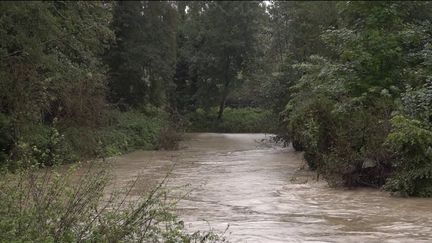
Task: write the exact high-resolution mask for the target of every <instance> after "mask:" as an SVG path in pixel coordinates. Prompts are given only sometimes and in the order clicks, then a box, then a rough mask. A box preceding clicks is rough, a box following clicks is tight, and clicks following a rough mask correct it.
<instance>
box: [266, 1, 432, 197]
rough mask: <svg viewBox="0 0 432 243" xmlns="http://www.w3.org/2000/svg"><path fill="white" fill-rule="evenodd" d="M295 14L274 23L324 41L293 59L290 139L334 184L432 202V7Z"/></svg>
mask: <svg viewBox="0 0 432 243" xmlns="http://www.w3.org/2000/svg"><path fill="white" fill-rule="evenodd" d="M279 4H281V5H284V6H285V5H286V4H285V3H284V4H282V3H279ZM288 5H290V6H289V8H290V10H289V11H292V12H293V14H292V15H291V16H290V15H285V14H284V13H283V12H282V13H279V12H278V11H280V10H281V8H278V7H275V8H274V11H275V15H276V16H279V17H280V19H278V18H275V21H285V22H288V23H290V24H291V25H294V26H304V25H303V23H305V24H306V22H307V24H311V23H313V24H312V26H308V25H307V24H306V26H305V27H304V28H301V29H295V34H294V36H295V37H294V38H299V37H300V38H301V39H303V38H305V37H306V36H303V35H311V32H313V33H314V35H316V36H315V37H316V38H313V39H308V38H306V39H307V40H312V41H306V42H299V43H298V42H296V41H295V40H292V42H291V43H290V44H291V45H292V46H291V48H293V49H294V51H293V52H291V51H290V48H287V51H286V55H287V56H288V57H287V58H286V59H285V62H289V68H288V69H287V70H286V71H285V70H284V71H283V72H282V73H281V74H280V75H281V76H283V77H284V80H285V83H284V85H285V87H286V89H284V90H283V92H282V94H283V95H284V97H286V103H287V105H286V106H285V107H284V109H283V111H282V113H281V114H282V116H283V118H284V122H283V123H284V124H285V125H284V128H285V137H286V138H288V139H290V140H291V141H292V142H293V145H294V146H295V147H296V148H297V149H299V150H304V151H305V159H306V160H307V162H308V164H309V166H310V167H311V168H312V169H316V170H317V171H318V173H320V174H322V175H324V177H325V178H326V179H327V180H328V181H329V182H330V183H331V184H334V185H345V186H350V187H352V186H373V187H381V186H383V185H385V187H384V188H385V189H387V190H389V191H392V192H395V193H396V192H397V193H400V194H402V195H413V196H432V174H431V169H432V157H431V151H432V150H431V149H432V147H431V141H430V138H431V136H430V135H431V121H432V120H431V118H432V117H431V115H430V112H431V107H432V106H431V105H432V103H431V99H430V85H431V83H430V82H431V81H430V80H431V76H430V70H431V66H430V65H431V62H430V60H431V55H430V53H431V52H430V41H431V30H432V29H431V28H430V20H431V15H430V13H431V12H430V10H431V5H430V3H428V2H410V3H408V2H374V3H373V4H371V3H366V2H339V3H332V2H326V3H295V2H294V3H289V4H288ZM319 5H323V6H321V7H319ZM285 7H288V6H285ZM315 7H319V8H315ZM320 8H325V9H329V11H328V15H327V14H323V13H322V11H321V10H320ZM304 11H306V12H307V13H306V14H302V15H297V14H299V13H303V12H304ZM314 11H317V12H320V13H321V14H318V13H317V12H314ZM334 13H337V14H334ZM278 14H280V15H278ZM285 18H288V19H285ZM291 31H293V30H291ZM297 31H298V33H297ZM291 34H292V33H291ZM287 35H288V36H289V34H288V33H287ZM304 49H306V50H308V51H310V52H309V53H307V54H305V55H304V53H300V55H299V53H298V51H299V50H304Z"/></svg>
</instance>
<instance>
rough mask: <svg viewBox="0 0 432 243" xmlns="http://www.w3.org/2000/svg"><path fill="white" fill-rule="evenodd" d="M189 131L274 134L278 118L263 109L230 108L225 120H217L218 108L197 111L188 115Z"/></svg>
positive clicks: (226, 111)
mask: <svg viewBox="0 0 432 243" xmlns="http://www.w3.org/2000/svg"><path fill="white" fill-rule="evenodd" d="M187 119H188V121H189V123H190V125H189V131H193V132H227V133H260V132H265V133H272V132H275V130H276V128H277V116H276V115H274V114H273V113H272V112H271V111H268V110H264V109H261V108H249V107H248V108H230V107H227V108H226V109H225V111H224V115H223V119H222V120H220V121H219V120H218V119H217V108H212V109H211V110H210V111H207V112H206V111H204V110H203V109H197V110H196V111H195V112H193V113H190V114H188V115H187Z"/></svg>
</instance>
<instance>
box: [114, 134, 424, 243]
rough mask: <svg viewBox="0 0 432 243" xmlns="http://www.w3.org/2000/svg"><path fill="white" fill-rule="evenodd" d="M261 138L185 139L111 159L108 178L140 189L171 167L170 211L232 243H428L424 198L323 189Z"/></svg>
mask: <svg viewBox="0 0 432 243" xmlns="http://www.w3.org/2000/svg"><path fill="white" fill-rule="evenodd" d="M268 138H269V136H266V135H265V134H212V133H196V134H188V135H186V138H185V140H184V141H183V142H182V144H181V148H180V150H178V151H137V152H133V153H130V154H128V155H125V156H121V157H119V158H116V161H115V162H114V174H115V176H116V180H117V181H118V182H128V181H131V180H133V178H134V177H135V176H136V175H137V174H139V173H141V174H142V175H143V178H144V180H145V181H143V182H141V181H140V183H142V186H143V187H146V186H147V185H152V184H153V185H154V184H157V183H158V182H160V181H161V180H162V179H163V178H164V177H165V175H166V174H167V172H168V171H170V170H171V168H172V166H173V164H175V165H174V168H173V169H172V171H171V175H170V177H169V178H170V179H169V181H168V186H169V187H172V188H175V189H173V190H184V191H190V193H189V195H188V196H187V197H186V198H185V199H183V200H182V201H180V203H179V205H178V213H179V215H180V217H181V218H182V219H183V220H184V222H185V225H186V226H187V227H189V228H191V229H192V230H208V229H209V228H212V229H216V230H219V231H224V230H225V229H226V228H227V226H228V225H229V228H228V231H227V232H226V237H227V238H228V239H229V240H230V241H232V242H432V200H431V199H419V198H410V199H404V198H395V197H390V196H389V195H388V194H387V193H385V192H383V191H378V190H372V189H357V190H341V189H332V188H329V187H328V186H327V184H326V183H325V182H323V181H318V182H317V181H316V180H315V179H314V177H313V174H311V173H310V172H308V171H307V170H302V167H304V162H303V160H302V156H301V154H300V153H298V152H294V151H293V150H292V149H291V148H282V147H279V146H277V145H274V144H270V143H266V142H262V140H263V139H264V140H265V139H268ZM182 185H185V187H180V188H178V186H182ZM186 185H187V186H186Z"/></svg>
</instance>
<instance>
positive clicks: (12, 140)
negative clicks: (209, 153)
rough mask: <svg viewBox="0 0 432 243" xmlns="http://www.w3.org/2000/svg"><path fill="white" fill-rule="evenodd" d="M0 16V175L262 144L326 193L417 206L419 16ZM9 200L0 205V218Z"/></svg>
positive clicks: (430, 87) (50, 11) (309, 6)
mask: <svg viewBox="0 0 432 243" xmlns="http://www.w3.org/2000/svg"><path fill="white" fill-rule="evenodd" d="M0 13H1V14H0V167H1V168H2V169H7V170H9V171H10V170H11V171H15V173H17V174H20V173H29V172H28V171H27V172H22V169H23V168H27V169H29V168H34V166H36V167H38V168H39V167H44V166H52V165H56V164H61V163H66V162H76V161H78V160H83V159H88V158H95V157H104V156H112V155H117V154H120V153H123V152H127V151H130V150H132V149H139V148H140V149H170V148H175V147H176V144H177V142H178V141H179V139H180V136H179V134H178V132H179V131H184V130H189V131H210V132H272V133H277V134H278V135H279V138H280V139H283V140H285V141H286V142H292V145H293V147H294V148H295V149H296V150H302V151H304V158H305V160H306V161H307V163H308V165H309V167H310V168H311V169H312V170H316V171H317V173H318V174H319V175H322V176H323V177H324V178H325V179H326V180H327V181H328V182H329V183H330V184H331V185H335V186H347V187H355V186H372V187H377V188H380V187H383V188H384V189H386V190H388V191H391V192H393V193H396V194H400V195H408V196H424V197H430V196H432V73H431V70H432V46H431V42H432V35H431V34H432V25H431V20H432V16H431V15H432V6H431V3H429V2H388V1H387V2H361V1H358V2H357V1H354V2H353V1H346V2H295V1H292V2H282V1H281V2H278V1H271V2H256V1H239V2H228V1H206V2H197V1H179V2H175V1H171V2H165V1H119V2H86V1H83V2H63V1H56V2H1V3H0ZM10 176H11V175H10V174H7V173H6V174H5V175H4V177H5V178H9V177H10ZM8 180H9V179H8ZM12 181H13V179H12ZM2 183H3V182H2ZM8 185H9V184H8V183H6V184H1V186H2V187H5V186H6V187H5V189H4V190H5V191H8V190H9V191H13V190H14V189H11V188H12V187H11V188H8V187H7V186H8ZM10 185H15V184H14V183H11V184H10ZM30 189H31V190H33V189H32V188H30ZM54 189H55V190H57V189H56V188H54ZM50 190H51V189H50ZM16 193H17V194H16V195H15V194H14V195H15V196H16V197H15V196H13V195H11V196H10V197H9V196H6V194H4V193H3V194H1V195H0V196H1V197H2V198H1V200H2V201H7V202H9V203H10V205H9V206H10V207H11V208H10V210H16V208H14V207H15V206H14V204H15V203H16V201H14V200H15V199H16V198H18V197H19V195H18V194H19V193H25V192H24V191H22V190H21V191H19V190H18V191H16ZM64 196H65V197H67V195H64ZM3 197H4V198H3ZM12 197H14V198H12ZM34 200H39V199H37V198H35V199H34ZM92 200H93V199H92ZM95 200H96V201H97V200H99V199H95ZM29 203H30V206H31V207H30V208H29V209H31V210H36V211H31V212H30V211H29V212H28V213H29V214H28V215H27V216H25V217H27V218H28V220H29V222H31V224H33V223H34V222H36V221H33V220H36V218H34V217H39V216H40V215H38V213H39V211H37V210H39V209H38V208H37V207H36V204H37V203H36V201H34V202H33V201H30V202H29ZM32 203H34V204H32ZM63 206H64V205H60V206H59V207H63ZM86 207H89V206H88V205H87V206H86ZM89 209H90V208H89ZM0 210H5V208H1V209H0ZM8 210H9V209H8ZM53 210H57V211H59V212H60V211H62V210H63V208H53ZM57 211H56V212H57ZM2 212H3V211H2ZM0 216H1V217H3V216H4V215H3V214H1V215H0ZM45 216H46V215H45ZM45 216H44V217H45ZM82 216H83V217H86V216H85V215H82ZM23 217H24V216H23ZM50 217H51V216H50ZM103 217H105V216H103ZM106 217H110V216H108V215H106ZM119 217H120V216H119ZM121 217H122V216H121ZM121 217H120V218H121ZM114 218H116V217H114ZM8 220H10V219H4V220H3V219H2V220H1V222H0V223H1V224H2V230H3V229H4V228H3V226H5V225H3V224H9V223H7V222H9V221H8ZM15 223H16V222H15ZM75 223H77V224H81V223H82V222H79V223H78V221H76V222H75ZM15 226H16V225H13V224H12V225H11V226H10V227H12V228H11V229H10V230H12V231H15V230H17V228H14V227H15ZM88 226H89V227H94V225H93V224H89V225H88ZM17 227H19V225H18V226H17ZM50 227H51V226H50ZM53 227H57V226H53ZM80 227H81V226H80ZM113 227H114V226H113ZM98 230H100V229H94V231H91V232H90V233H91V234H94V235H92V236H91V237H96V238H94V239H95V240H96V239H98V238H97V237H100V235H99V234H101V232H99V231H98ZM65 232H66V231H65ZM2 234H3V233H2ZM5 234H6V233H5ZM9 234H10V237H11V238H10V239H13V238H14V236H13V234H14V233H11V232H7V234H6V235H9ZM32 234H34V232H27V233H26V234H25V235H26V237H31V236H32ZM62 234H63V233H62ZM65 234H67V235H62V237H72V235H71V234H73V233H71V232H66V233H65ZM47 235H48V236H50V237H51V236H52V235H50V234H49V233H47ZM48 236H47V237H48ZM158 237H159V236H158ZM68 239H75V238H73V237H72V238H68ZM22 240H26V239H24V238H23V239H22ZM41 240H45V238H44V239H41ZM107 240H108V241H109V239H107Z"/></svg>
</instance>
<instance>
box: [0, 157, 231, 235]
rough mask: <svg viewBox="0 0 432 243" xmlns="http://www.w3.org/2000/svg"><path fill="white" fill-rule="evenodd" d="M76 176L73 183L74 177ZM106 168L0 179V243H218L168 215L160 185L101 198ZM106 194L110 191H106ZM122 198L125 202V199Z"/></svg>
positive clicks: (19, 174)
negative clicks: (190, 230) (132, 195)
mask: <svg viewBox="0 0 432 243" xmlns="http://www.w3.org/2000/svg"><path fill="white" fill-rule="evenodd" d="M77 177H78V178H77ZM110 179H111V175H110V173H109V170H108V169H107V167H106V164H97V163H95V162H92V163H90V164H86V165H85V166H83V167H81V168H76V167H71V169H69V170H68V171H66V172H65V171H64V169H63V170H62V169H59V168H57V169H46V170H45V171H42V170H39V169H35V168H29V169H25V170H20V171H18V172H17V173H16V174H10V173H3V174H2V177H1V180H0V200H1V202H2V206H1V207H0V241H2V242H223V241H225V240H224V238H223V237H222V236H221V235H220V234H217V233H215V232H211V231H210V232H199V231H198V232H192V233H188V232H186V230H185V229H184V224H183V222H182V221H181V220H179V219H178V218H177V217H176V216H175V215H174V214H173V213H172V212H173V210H174V207H175V201H174V200H167V199H166V198H167V195H169V191H168V190H167V189H165V188H164V187H163V186H164V182H162V183H161V184H160V185H159V186H157V187H155V188H154V189H152V190H151V191H149V192H147V193H140V194H138V195H134V197H130V195H129V193H130V192H131V191H136V190H134V185H136V181H138V180H139V179H140V177H136V178H135V181H134V182H133V183H131V184H129V185H126V186H124V187H122V188H117V189H114V191H112V193H111V195H110V196H108V197H105V196H104V195H105V194H104V193H105V189H106V187H107V186H108V183H109V182H110ZM111 190H112V189H111ZM126 197H130V198H128V199H127V200H125V199H126Z"/></svg>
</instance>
